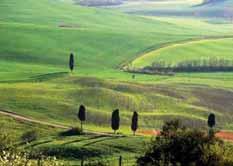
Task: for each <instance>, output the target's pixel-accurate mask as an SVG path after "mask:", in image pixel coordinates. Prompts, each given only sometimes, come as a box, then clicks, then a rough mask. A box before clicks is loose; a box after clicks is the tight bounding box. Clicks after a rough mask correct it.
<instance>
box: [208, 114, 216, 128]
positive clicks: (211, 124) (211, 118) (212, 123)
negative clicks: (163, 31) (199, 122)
mask: <svg viewBox="0 0 233 166" xmlns="http://www.w3.org/2000/svg"><path fill="white" fill-rule="evenodd" d="M215 123H216V121H215V115H214V114H213V113H211V114H209V117H208V126H209V127H210V128H213V127H214V126H215Z"/></svg>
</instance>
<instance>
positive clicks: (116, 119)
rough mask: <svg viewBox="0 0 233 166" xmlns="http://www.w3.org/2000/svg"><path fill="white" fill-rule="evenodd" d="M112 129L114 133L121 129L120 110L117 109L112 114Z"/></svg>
mask: <svg viewBox="0 0 233 166" xmlns="http://www.w3.org/2000/svg"><path fill="white" fill-rule="evenodd" d="M111 123H112V124H111V127H112V129H113V130H114V133H116V131H117V130H118V129H119V127H120V115H119V109H116V110H114V111H113V112H112V119H111Z"/></svg>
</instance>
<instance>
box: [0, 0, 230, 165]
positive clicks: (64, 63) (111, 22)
mask: <svg viewBox="0 0 233 166" xmlns="http://www.w3.org/2000/svg"><path fill="white" fill-rule="evenodd" d="M174 3H175V4H176V5H177V6H179V8H182V9H186V7H187V8H189V7H190V6H191V5H193V3H194V2H193V1H188V4H185V2H182V4H180V3H181V2H178V1H174V2H173V3H171V2H167V4H168V5H171V6H172V5H174ZM195 4H196V3H195ZM166 6H167V5H166V4H161V8H166ZM171 6H170V7H169V6H168V8H169V10H170V8H171ZM123 7H124V6H123ZM134 7H135V6H131V4H130V5H129V6H127V8H128V9H132V10H133V9H134ZM122 11H124V10H123V9H121V7H120V8H117V7H116V8H111V9H109V8H107V9H106V8H93V7H83V6H79V5H77V4H74V3H73V2H72V1H71V0H40V1H36V0H24V1H19V0H11V1H9V0H1V3H0V110H6V111H10V112H12V113H15V114H17V115H21V116H24V117H28V118H32V119H36V120H42V121H44V122H49V123H54V124H60V125H63V126H67V127H77V126H79V121H78V118H77V112H78V107H79V105H80V104H84V105H85V106H86V108H87V120H86V122H85V124H84V128H85V130H87V131H89V133H88V134H87V135H82V136H72V137H63V138H60V137H59V136H58V135H59V133H60V132H62V131H63V130H64V129H60V128H53V127H49V126H46V125H41V124H35V123H29V122H25V121H22V120H19V119H15V118H10V117H7V116H4V115H2V114H0V124H1V126H3V127H2V128H5V129H6V130H8V131H9V132H10V133H11V134H12V135H14V139H15V140H17V141H19V138H20V136H21V135H22V133H23V132H25V131H30V130H36V131H38V132H39V140H37V141H36V142H33V143H32V144H30V145H28V146H29V147H30V146H32V147H34V148H35V149H36V150H41V151H43V150H44V151H46V152H51V153H49V155H58V156H59V157H60V159H61V160H64V161H65V162H66V161H67V162H69V161H70V162H71V163H73V164H74V165H75V163H76V161H77V160H80V157H82V156H79V154H82V155H84V156H85V155H86V154H87V153H91V152H92V153H91V154H90V156H88V158H90V159H97V158H114V157H119V155H118V154H119V153H122V155H124V156H128V157H129V158H132V156H136V155H138V154H139V153H141V152H142V151H143V149H144V143H147V142H148V141H149V140H150V137H148V136H142V135H143V134H142V133H143V131H144V130H154V129H160V128H161V126H162V124H163V122H164V121H166V120H170V119H176V118H178V119H180V120H182V122H183V123H184V124H185V125H187V126H191V127H197V128H203V129H206V128H207V125H206V120H207V117H208V115H209V113H211V112H212V113H215V115H216V117H217V126H216V127H217V129H218V130H233V115H232V111H233V110H232V109H233V105H232V101H233V73H231V72H227V73H224V72H216V73H179V74H176V75H175V76H162V75H146V74H134V75H135V76H134V77H132V75H133V74H132V73H127V72H125V71H123V68H124V67H125V66H130V67H135V68H141V67H145V66H150V65H151V64H152V63H153V62H156V61H161V60H162V61H166V62H168V63H172V64H176V63H179V62H182V61H184V60H196V59H205V58H211V57H214V58H224V59H229V60H233V54H232V52H233V49H232V45H233V39H232V35H233V33H232V29H233V24H230V23H221V24H216V23H211V22H210V21H209V19H208V18H202V19H197V18H194V17H192V18H187V17H185V18H184V17H169V16H166V17H160V16H145V15H139V13H136V15H130V14H127V13H123V12H122ZM210 20H211V19H210ZM71 52H73V53H74V55H75V70H74V72H73V73H71V72H70V71H69V67H68V62H69V55H70V53H71ZM116 108H119V109H120V116H121V125H120V129H119V131H118V132H119V135H122V136H123V137H119V138H118V137H117V138H115V137H112V136H101V135H98V133H97V134H93V133H92V132H93V131H95V132H99V133H100V134H101V133H108V134H109V133H112V129H111V127H110V119H111V114H112V111H113V109H116ZM133 111H137V112H138V113H139V132H138V136H136V137H133V136H132V132H131V129H130V123H131V117H132V113H133ZM94 145H95V146H94ZM128 145H129V146H128ZM56 149H58V151H56ZM105 149H106V151H105ZM59 150H60V151H59ZM62 150H64V151H62ZM66 152H67V153H68V152H70V153H69V154H71V156H67V155H66V154H65V153H66Z"/></svg>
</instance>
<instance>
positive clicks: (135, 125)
mask: <svg viewBox="0 0 233 166" xmlns="http://www.w3.org/2000/svg"><path fill="white" fill-rule="evenodd" d="M137 129H138V113H137V112H136V111H134V113H133V116H132V123H131V130H132V131H133V135H135V132H136V131H137Z"/></svg>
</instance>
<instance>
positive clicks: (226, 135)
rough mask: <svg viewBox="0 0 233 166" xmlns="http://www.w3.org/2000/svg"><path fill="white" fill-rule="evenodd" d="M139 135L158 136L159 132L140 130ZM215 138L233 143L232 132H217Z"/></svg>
mask: <svg viewBox="0 0 233 166" xmlns="http://www.w3.org/2000/svg"><path fill="white" fill-rule="evenodd" d="M139 133H140V134H143V135H151V136H156V135H159V134H160V131H159V130H141V131H139ZM216 137H218V138H221V139H224V140H227V141H233V132H230V131H219V132H217V133H216Z"/></svg>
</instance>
